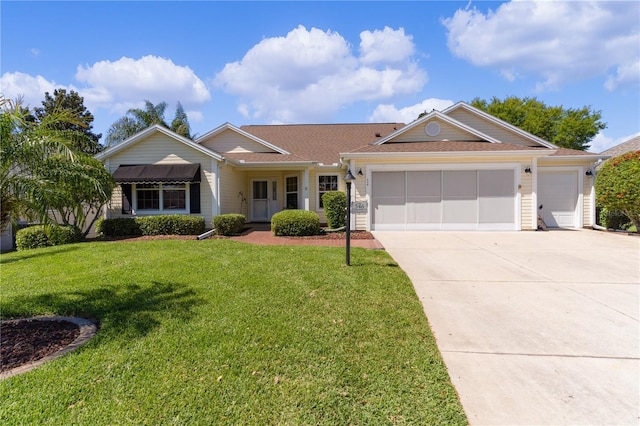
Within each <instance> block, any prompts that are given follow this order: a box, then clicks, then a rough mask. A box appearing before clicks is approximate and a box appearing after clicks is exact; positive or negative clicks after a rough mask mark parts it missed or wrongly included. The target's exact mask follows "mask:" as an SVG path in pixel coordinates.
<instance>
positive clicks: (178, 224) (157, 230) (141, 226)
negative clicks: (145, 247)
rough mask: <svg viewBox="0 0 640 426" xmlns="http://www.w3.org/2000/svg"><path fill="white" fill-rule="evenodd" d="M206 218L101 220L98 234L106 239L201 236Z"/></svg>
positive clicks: (172, 217)
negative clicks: (148, 236) (143, 236)
mask: <svg viewBox="0 0 640 426" xmlns="http://www.w3.org/2000/svg"><path fill="white" fill-rule="evenodd" d="M204 229H205V222H204V218H202V217H200V216H189V215H178V214H174V215H159V216H139V217H118V218H114V219H100V220H98V222H97V223H96V232H97V233H98V234H99V235H103V236H105V237H139V236H142V235H145V236H147V235H199V234H202V233H203V232H204Z"/></svg>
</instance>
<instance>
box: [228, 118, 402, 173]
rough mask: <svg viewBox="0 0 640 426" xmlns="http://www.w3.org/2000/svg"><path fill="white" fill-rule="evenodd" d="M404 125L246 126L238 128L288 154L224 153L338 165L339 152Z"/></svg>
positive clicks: (233, 156) (261, 159)
mask: <svg viewBox="0 0 640 426" xmlns="http://www.w3.org/2000/svg"><path fill="white" fill-rule="evenodd" d="M401 127H404V123H361V124H287V125H249V126H242V127H240V129H242V130H244V131H245V132H247V133H251V134H252V135H254V136H257V137H258V138H260V139H262V140H265V141H267V142H269V143H271V144H273V145H276V146H278V147H280V148H282V149H284V150H286V151H288V152H290V153H291V154H292V155H291V156H288V155H282V154H275V155H272V156H271V155H270V154H266V155H265V154H231V155H230V154H225V156H227V157H229V158H230V159H232V160H236V161H239V160H240V159H244V160H245V161H247V162H254V161H258V162H271V161H274V162H277V161H294V162H297V161H313V162H319V163H323V164H325V165H331V164H335V163H338V161H339V159H340V155H339V154H340V153H341V152H349V151H353V150H356V149H358V148H361V147H363V146H367V145H369V144H370V143H372V142H375V141H376V140H378V139H379V138H380V137H384V136H387V135H388V134H391V133H393V132H395V131H396V130H397V129H400V128H401Z"/></svg>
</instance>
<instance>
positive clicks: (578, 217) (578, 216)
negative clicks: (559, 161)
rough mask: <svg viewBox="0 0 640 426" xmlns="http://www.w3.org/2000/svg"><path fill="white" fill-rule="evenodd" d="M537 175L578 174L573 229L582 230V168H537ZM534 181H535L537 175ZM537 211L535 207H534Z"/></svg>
mask: <svg viewBox="0 0 640 426" xmlns="http://www.w3.org/2000/svg"><path fill="white" fill-rule="evenodd" d="M537 171H538V173H545V172H549V173H554V172H555V173H558V172H576V173H577V174H578V188H577V190H578V193H577V200H576V204H577V205H576V209H575V212H574V224H575V226H574V228H578V229H579V228H582V227H583V226H584V220H583V217H584V216H583V214H584V191H583V185H584V167H583V166H563V167H545V166H540V167H538V170H537ZM535 176H536V180H537V176H538V175H537V174H536V175H535ZM536 209H537V206H536Z"/></svg>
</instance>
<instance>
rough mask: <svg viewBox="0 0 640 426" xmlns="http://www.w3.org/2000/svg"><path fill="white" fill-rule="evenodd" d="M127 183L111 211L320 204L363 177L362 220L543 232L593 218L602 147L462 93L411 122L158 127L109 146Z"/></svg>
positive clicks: (378, 224)
mask: <svg viewBox="0 0 640 426" xmlns="http://www.w3.org/2000/svg"><path fill="white" fill-rule="evenodd" d="M97 158H98V159H100V160H101V161H102V162H103V163H104V164H105V167H106V168H107V169H108V170H109V171H110V172H111V173H113V176H114V178H115V180H116V181H117V182H118V183H119V186H118V189H117V190H116V191H115V192H114V195H113V198H112V200H111V202H110V204H109V205H108V208H107V210H106V212H105V215H106V217H123V216H124V217H127V216H131V215H152V214H173V213H176V214H192V215H200V216H203V217H204V218H205V220H206V222H207V224H208V225H210V224H211V220H212V218H213V217H214V216H216V215H218V214H225V213H242V214H244V215H245V216H246V217H247V220H248V221H250V222H268V221H269V220H270V219H271V217H272V216H273V214H274V213H276V212H279V211H281V210H283V209H304V210H311V211H315V212H317V213H318V214H319V215H320V218H321V221H324V220H325V217H324V212H323V206H322V198H321V197H322V194H323V193H325V192H327V191H336V190H337V191H345V188H346V186H345V182H344V180H343V177H344V176H345V174H346V171H347V170H348V169H349V170H351V172H352V174H353V175H354V176H355V177H356V180H355V182H354V184H353V190H352V201H357V202H360V203H358V204H359V206H360V207H361V209H359V210H358V213H354V214H352V217H351V221H352V225H353V229H359V230H414V229H415V230H516V231H517V230H535V229H537V214H538V210H540V212H541V214H542V216H543V218H544V220H545V222H546V224H547V226H549V227H569V228H581V227H586V226H591V225H593V224H594V223H595V193H594V177H595V176H594V167H595V164H596V162H597V161H598V160H599V159H601V158H603V157H602V155H598V154H592V153H588V152H583V151H576V150H570V149H564V148H558V147H556V146H554V145H552V144H551V143H549V142H547V141H545V140H543V139H540V138H538V137H536V136H534V135H531V134H529V133H527V132H525V131H523V130H521V129H518V128H516V127H514V126H512V125H510V124H508V123H506V122H504V121H502V120H499V119H497V118H495V117H493V116H491V115H489V114H487V113H485V112H483V111H480V110H478V109H476V108H474V107H472V106H470V105H468V104H466V103H464V102H460V103H457V104H455V105H453V106H451V107H449V108H447V109H445V110H444V111H433V112H431V113H429V114H426V115H424V116H423V117H421V118H420V119H418V120H415V121H413V122H412V123H409V124H406V125H405V124H403V123H364V124H301V125H248V126H241V127H236V126H234V125H232V124H229V123H225V124H223V125H221V126H219V127H217V128H215V129H213V130H211V131H210V132H208V133H205V134H203V135H202V136H199V137H198V138H196V139H195V140H193V141H192V140H189V139H185V138H183V137H181V136H179V135H177V134H175V133H173V132H171V131H170V130H168V129H166V128H164V127H161V126H157V125H156V126H152V127H150V128H148V129H146V130H144V131H142V132H140V133H138V134H136V135H135V136H133V137H131V138H129V139H127V140H125V141H123V142H121V143H119V144H117V145H115V146H113V147H110V148H109V149H107V150H105V151H103V152H101V153H99V154H98V155H97Z"/></svg>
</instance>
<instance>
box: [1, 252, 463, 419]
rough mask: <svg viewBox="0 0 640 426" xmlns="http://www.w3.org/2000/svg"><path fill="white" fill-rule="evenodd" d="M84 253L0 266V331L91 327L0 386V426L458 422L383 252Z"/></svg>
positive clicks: (414, 306)
mask: <svg viewBox="0 0 640 426" xmlns="http://www.w3.org/2000/svg"><path fill="white" fill-rule="evenodd" d="M351 258H352V266H351V267H347V266H344V249H339V248H329V247H301V246H296V247H291V246H277V247H276V246H274V247H265V246H253V245H248V244H243V243H237V242H234V241H229V240H205V241H192V240H191V241H185V240H164V241H145V242H117V243H115V242H110V243H108V242H93V243H84V244H75V245H67V246H57V247H49V248H46V249H38V250H32V251H24V252H17V253H9V254H4V255H2V256H1V257H0V263H1V266H0V268H1V269H0V273H1V285H2V288H1V292H0V295H1V299H0V309H1V311H0V312H1V315H2V318H4V319H6V318H15V317H27V316H32V315H42V314H55V315H67V316H68V315H70V316H81V317H88V318H93V319H94V320H97V321H99V323H100V328H99V331H98V333H97V335H96V337H94V338H93V339H92V340H91V341H90V342H89V343H87V344H86V345H85V346H83V347H81V348H80V349H79V350H77V351H75V352H73V353H71V354H68V355H66V356H64V357H61V358H59V359H57V360H55V361H53V362H50V363H47V364H45V365H43V366H42V367H40V368H38V369H36V370H33V371H31V372H29V373H26V374H23V375H19V376H15V377H12V378H10V379H6V380H4V381H2V382H0V395H1V398H0V424H6V425H9V424H12V425H13V424H45V425H46V424H52V425H62V424H64V425H67V424H83V425H101V424H149V425H156V424H189V425H191V424H205V425H209V424H233V425H237V424H243V425H246V424H249V425H251V424H255V425H273V424H286V425H298V424H309V425H316V424H326V425H347V424H354V425H370V424H420V425H427V424H429V425H431V424H466V423H467V421H466V418H465V416H464V413H463V410H462V408H461V406H460V403H459V400H458V398H457V395H456V392H455V390H454V388H453V387H452V385H451V382H450V380H449V377H448V375H447V371H446V368H445V366H444V363H443V362H442V359H441V357H440V354H439V352H438V349H437V347H436V345H435V342H434V338H433V336H432V334H431V332H430V329H429V326H428V324H427V320H426V319H425V317H424V314H423V311H422V307H421V305H420V303H419V301H418V299H417V297H416V295H415V293H414V291H413V288H412V286H411V283H410V281H409V279H408V278H407V276H406V275H405V274H404V272H403V271H402V270H401V269H400V268H398V267H397V265H396V264H395V263H394V262H393V260H392V259H391V258H390V257H389V256H388V255H387V254H386V253H385V252H383V251H371V250H364V249H358V248H355V249H353V251H352V256H351Z"/></svg>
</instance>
